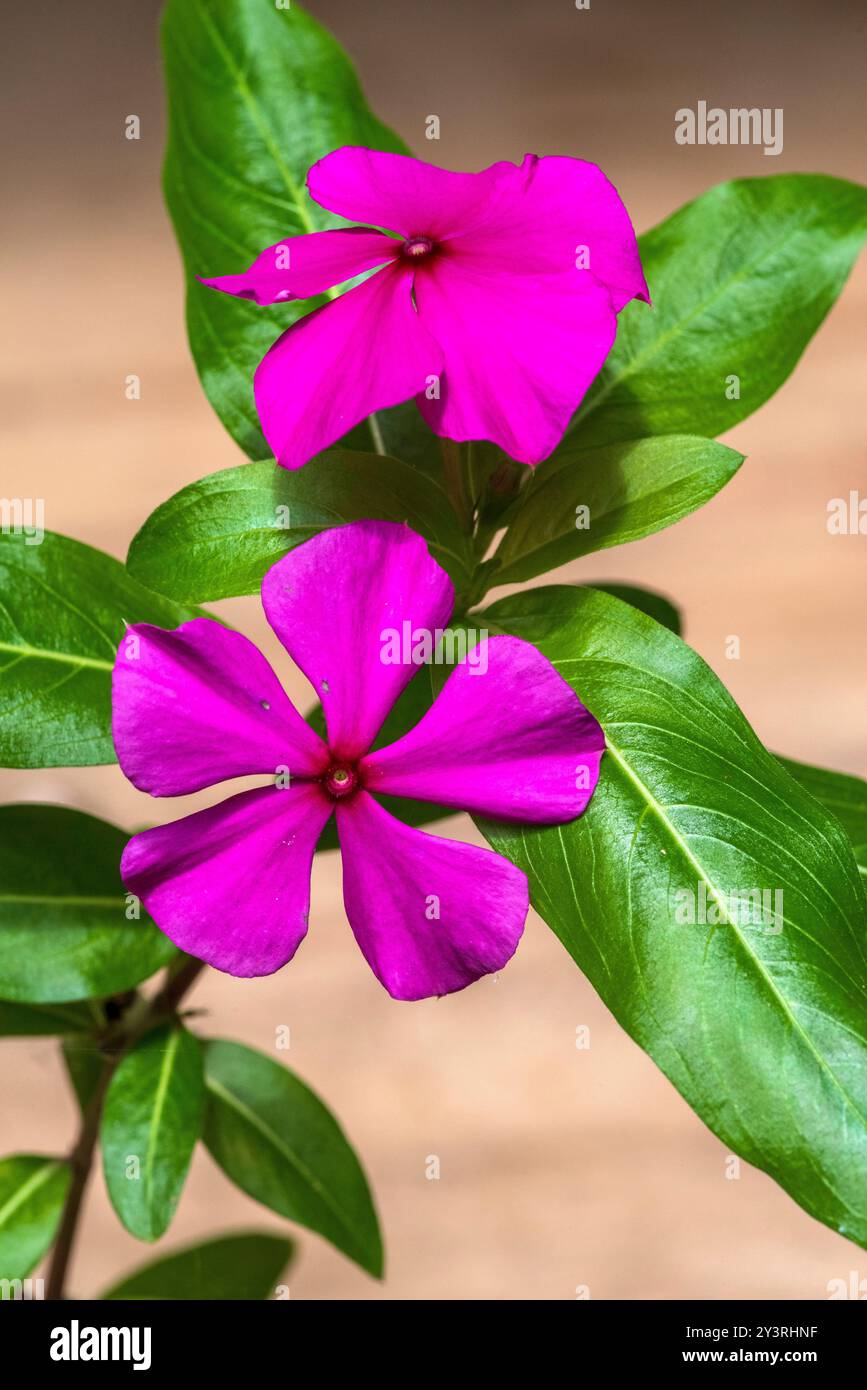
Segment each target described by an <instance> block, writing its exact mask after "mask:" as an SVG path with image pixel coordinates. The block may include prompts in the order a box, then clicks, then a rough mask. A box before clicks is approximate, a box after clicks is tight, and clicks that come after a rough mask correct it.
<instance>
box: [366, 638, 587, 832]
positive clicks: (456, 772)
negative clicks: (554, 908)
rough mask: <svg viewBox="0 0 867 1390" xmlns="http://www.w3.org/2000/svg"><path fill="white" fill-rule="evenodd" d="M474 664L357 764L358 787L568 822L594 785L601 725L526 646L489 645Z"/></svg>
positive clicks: (464, 666) (513, 641)
mask: <svg viewBox="0 0 867 1390" xmlns="http://www.w3.org/2000/svg"><path fill="white" fill-rule="evenodd" d="M472 656H473V659H474V661H476V662H477V663H478V664H477V665H476V666H475V667H473V666H471V665H470V664H469V663H468V662H462V663H461V665H460V666H458V667H456V668H455V670H454V671H453V672H452V674H451V675H450V676H449V678H448V680H447V681H446V683H445V685H444V687H443V689H442V691H441V692H440V694H439V696H438V697H437V699H436V700H435V701H434V703H433V705H432V706H431V708H430V709H429V710H428V712H427V714H426V715H425V716H424V718H423V719H422V720H421V721H420V722H419V723H418V724H417V725H416V726H415V728H414V729H411V730H410V732H409V733H408V734H405V735H404V737H403V738H402V739H399V740H398V742H397V743H392V744H390V745H389V746H388V747H387V748H381V749H379V750H378V751H377V752H375V753H371V754H369V755H368V756H367V757H366V758H365V759H364V760H363V761H362V763H361V766H360V772H361V776H362V779H363V782H364V785H365V787H366V788H367V789H368V791H371V792H390V793H392V794H393V795H395V796H409V797H417V798H418V799H419V800H420V801H433V802H436V803H438V804H439V805H441V806H455V807H457V808H458V809H460V810H464V811H473V812H475V813H476V814H478V815H482V816H491V817H493V818H495V819H500V820H520V821H531V822H535V823H537V824H549V825H550V824H553V823H556V822H558V821H569V820H574V819H575V817H576V816H580V814H581V812H582V811H583V810H584V808H585V806H586V805H587V803H588V801H589V800H590V797H591V796H592V794H593V790H594V788H595V786H596V783H597V781H598V780H599V763H600V760H601V757H602V753H603V750H604V748H605V737H604V735H603V733H602V729H601V728H600V726H599V724H598V723H597V722H596V720H595V719H594V718H593V715H592V714H591V713H590V712H589V710H587V709H585V708H584V706H583V705H582V704H581V701H580V700H579V699H578V696H577V695H576V694H575V692H574V691H573V690H572V688H571V687H570V686H569V685H567V684H566V682H565V681H564V680H563V677H562V676H561V675H560V674H559V673H558V672H557V671H556V670H555V669H554V667H553V666H552V665H551V663H550V661H548V660H547V658H546V657H544V656H543V655H542V653H541V652H539V651H537V649H536V648H535V647H533V646H531V645H530V643H529V642H524V641H522V640H521V638H519V637H505V636H503V637H492V638H490V639H488V640H486V641H485V642H483V643H481V644H480V645H479V647H478V648H477V649H476V650H475V651H474V652H473V653H472ZM483 658H486V663H487V666H486V669H485V659H483Z"/></svg>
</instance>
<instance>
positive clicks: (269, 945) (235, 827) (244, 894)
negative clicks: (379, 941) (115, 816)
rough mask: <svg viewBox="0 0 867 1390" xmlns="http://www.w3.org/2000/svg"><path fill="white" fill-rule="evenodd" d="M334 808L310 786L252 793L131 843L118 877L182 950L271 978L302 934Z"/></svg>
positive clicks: (226, 967)
mask: <svg viewBox="0 0 867 1390" xmlns="http://www.w3.org/2000/svg"><path fill="white" fill-rule="evenodd" d="M331 808H332V803H331V802H330V801H329V800H328V798H327V797H326V796H325V794H324V793H323V791H322V789H321V787H320V786H319V784H318V783H315V782H294V783H292V784H291V785H290V786H288V787H285V788H281V787H258V788H257V789H256V790H255V791H249V792H241V793H240V795H238V796H232V797H229V799H228V801H223V802H221V803H220V804H219V805H218V806H211V807H209V808H208V810H206V811H197V812H196V814H195V815H192V816H185V817H184V819H183V820H177V821H173V822H172V823H171V824H169V825H160V826H157V827H156V828H155V829H153V830H145V831H143V832H142V834H141V835H134V836H133V838H132V839H131V840H130V841H129V843H128V845H127V846H126V849H125V850H124V852H123V857H122V859H121V865H120V872H121V877H122V879H123V881H124V883H125V884H126V886H127V888H128V889H129V890H130V892H131V893H135V894H136V896H137V897H139V898H140V899H141V901H142V902H143V903H144V905H145V907H146V908H147V910H148V912H149V913H150V915H151V917H152V918H153V919H154V921H155V922H156V924H157V926H158V927H159V928H160V929H161V930H162V931H164V932H165V934H166V936H168V937H170V938H171V940H172V941H173V942H174V943H175V945H176V946H179V947H180V948H181V950H182V951H188V952H189V953H190V955H193V956H197V957H198V959H199V960H205V961H207V962H208V964H209V965H214V966H216V968H217V969H218V970H226V971H228V973H229V974H230V975H243V976H249V975H271V974H273V972H274V971H275V970H279V969H280V967H281V965H285V964H286V962H287V961H289V960H291V959H292V957H293V956H294V954H295V952H296V951H297V949H298V947H299V945H300V944H301V941H302V940H303V938H304V935H305V933H306V931H307V914H308V912H309V909H310V866H311V863H312V860H313V851H314V850H315V848H316V841H317V840H318V839H319V836H320V834H321V832H322V829H323V827H324V825H325V823H326V821H327V820H328V817H329V815H330V814H331Z"/></svg>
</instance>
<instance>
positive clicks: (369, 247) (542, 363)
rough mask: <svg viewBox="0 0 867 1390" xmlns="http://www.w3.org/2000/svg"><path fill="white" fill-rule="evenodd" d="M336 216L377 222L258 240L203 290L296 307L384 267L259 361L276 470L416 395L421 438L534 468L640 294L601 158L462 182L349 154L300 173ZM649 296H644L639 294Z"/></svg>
mask: <svg viewBox="0 0 867 1390" xmlns="http://www.w3.org/2000/svg"><path fill="white" fill-rule="evenodd" d="M307 186H308V188H309V190H310V193H311V196H312V197H313V198H314V199H315V200H316V202H317V203H320V204H321V205H322V206H323V207H326V208H328V209H330V211H331V212H335V213H339V214H340V216H341V217H345V218H347V219H350V220H355V219H359V220H361V221H363V222H367V223H371V224H372V225H373V227H387V228H389V230H391V231H393V232H396V233H398V235H399V237H400V240H395V239H394V238H393V237H391V236H386V235H384V234H383V233H382V232H380V231H375V230H372V228H371V226H364V227H351V228H349V229H347V230H345V231H332V232H313V233H311V234H310V235H309V236H299V237H290V238H288V239H287V240H286V241H283V242H280V243H278V245H276V246H271V247H269V248H268V249H267V250H266V251H263V252H262V254H261V255H260V256H259V257H258V258H257V259H256V260H255V261H254V262H253V264H252V265H251V266H250V269H249V270H247V271H246V272H245V273H244V274H242V275H223V276H220V277H218V278H217V279H213V280H205V281H204V283H205V284H207V285H210V286H212V287H213V288H214V289H218V290H223V291H225V292H226V293H227V294H235V295H240V296H242V297H244V298H247V299H253V300H255V301H256V303H257V304H273V303H275V302H277V301H278V300H286V299H307V298H308V297H309V296H311V295H316V294H320V293H321V292H322V291H324V290H326V289H328V288H329V287H330V286H333V285H337V284H340V283H342V282H343V281H346V280H349V279H351V278H352V277H354V276H356V275H359V274H361V273H362V272H363V271H368V270H371V269H373V268H374V267H377V266H381V267H383V268H382V269H381V270H379V271H378V272H377V274H375V275H372V276H370V277H369V278H368V279H366V280H365V281H364V282H363V283H362V284H360V285H358V286H357V287H356V288H355V289H352V290H349V291H348V292H347V293H345V294H343V295H341V296H340V298H339V299H337V300H335V301H334V303H332V304H328V305H326V306H325V307H324V308H321V309H317V310H316V311H315V312H314V313H312V314H308V315H307V317H306V318H302V319H300V320H299V321H298V322H297V323H296V324H294V325H293V326H292V327H291V328H289V329H287V331H286V332H285V333H284V334H283V336H282V337H280V338H278V339H277V341H276V343H275V344H274V345H273V347H272V348H271V349H270V351H269V352H267V353H266V354H265V357H264V358H263V359H262V361H261V362H260V364H259V367H258V370H257V372H256V378H255V395H256V404H257V407H258V410H259V416H260V418H261V421H262V428H263V430H264V432H265V437H266V439H267V440H268V443H269V445H270V446H271V448H272V449H273V451H274V454H275V456H276V458H277V460H278V462H280V463H282V464H283V465H284V466H285V467H286V468H300V467H301V465H302V464H304V463H306V462H307V460H308V459H309V458H311V457H312V456H313V455H314V454H316V453H318V452H319V451H320V450H321V449H325V448H327V447H328V445H330V444H333V443H334V442H335V441H336V440H338V439H340V438H341V437H342V436H343V435H344V434H346V432H347V431H348V430H349V429H351V428H352V427H353V426H354V425H357V424H358V423H359V422H360V421H361V420H364V419H365V418H366V417H367V416H368V415H370V414H371V413H373V412H375V411H377V410H381V409H383V408H385V407H387V406H392V405H397V404H398V403H399V402H400V401H405V400H409V398H410V397H412V396H415V398H416V401H417V403H418V407H419V410H420V411H421V413H422V415H423V416H424V418H425V420H426V421H427V422H428V424H429V425H430V427H431V429H432V430H433V431H434V432H435V433H436V434H439V435H445V436H447V437H449V438H451V439H457V440H467V439H490V440H493V441H494V443H495V444H499V445H500V447H501V448H502V449H504V450H505V452H506V453H507V454H509V455H510V456H511V457H512V458H514V459H518V460H519V461H520V462H522V463H529V464H537V463H539V462H540V461H541V460H542V459H543V458H546V457H547V456H548V454H550V453H551V451H552V449H554V447H555V446H556V445H557V444H558V442H559V441H560V439H561V438H562V436H563V433H564V431H565V429H566V426H567V425H568V423H569V420H570V419H571V417H572V415H573V414H574V412H575V410H576V409H577V407H578V405H579V404H580V402H581V400H582V399H583V397H584V394H585V392H586V391H587V389H588V387H589V386H590V384H591V382H592V381H593V379H594V378H595V376H596V375H597V373H598V371H599V369H600V367H601V366H602V364H603V362H604V361H605V358H606V356H607V354H608V352H609V351H610V348H611V345H612V343H613V342H614V336H615V331H616V317H617V314H618V313H619V311H620V310H621V309H622V308H623V307H624V305H625V304H628V303H629V301H630V300H631V299H633V298H635V297H636V296H637V297H638V298H640V299H644V300H648V293H647V286H646V284H645V281H644V275H643V273H642V269H641V261H640V259H639V255H638V247H637V244H636V240H635V233H634V232H633V229H632V223H631V222H630V220H629V215H628V213H627V212H626V209H625V208H624V206H623V203H622V202H621V200H620V197H619V195H618V193H617V190H616V189H615V188H614V186H613V185H612V184H610V183H609V182H608V180H607V179H606V177H605V175H604V174H603V173H602V171H601V170H600V169H598V168H597V167H596V165H595V164H588V163H586V162H585V161H584V160H580V159H567V158H561V157H549V158H545V159H539V158H537V156H536V155H531V154H528V155H527V156H526V157H525V159H524V162H523V164H521V165H520V166H518V165H515V164H509V163H505V162H504V163H500V164H492V165H491V167H490V168H489V169H483V170H482V172H481V173H480V174H457V173H452V172H450V171H449V170H446V169H438V168H436V167H435V166H434V165H432V164H424V163H422V161H421V160H418V159H410V158H408V157H407V156H405V155H399V154H381V153H378V152H377V151H375V150H365V149H359V148H353V147H345V148H343V149H339V150H335V151H334V152H333V153H332V154H330V155H327V156H326V158H325V159H321V160H320V161H319V163H318V164H314V166H313V168H312V169H311V170H310V173H309V174H308V176H307ZM648 302H649V301H648Z"/></svg>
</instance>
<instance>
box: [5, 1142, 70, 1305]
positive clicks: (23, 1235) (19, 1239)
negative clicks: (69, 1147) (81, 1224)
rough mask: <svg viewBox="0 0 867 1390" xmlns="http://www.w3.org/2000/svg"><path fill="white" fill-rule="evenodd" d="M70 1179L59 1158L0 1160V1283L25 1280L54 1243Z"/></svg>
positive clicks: (23, 1156) (27, 1156) (35, 1156)
mask: <svg viewBox="0 0 867 1390" xmlns="http://www.w3.org/2000/svg"><path fill="white" fill-rule="evenodd" d="M69 1179H70V1171H69V1168H68V1166H67V1165H66V1164H65V1163H61V1162H60V1160H59V1159H56V1158H46V1157H43V1156H41V1155H38V1154H16V1155H15V1156H14V1157H12V1158H4V1159H0V1279H26V1277H27V1275H28V1274H29V1273H30V1271H31V1270H32V1269H34V1268H35V1266H36V1265H38V1263H39V1261H40V1260H41V1259H42V1256H43V1255H44V1254H45V1252H46V1250H47V1249H48V1247H49V1245H50V1244H51V1242H52V1241H53V1239H54V1234H55V1231H56V1230H57V1227H58V1224H59V1222H60V1217H61V1215H62V1212H63V1203H64V1201H65V1199H66V1191H67V1188H68V1187H69ZM0 1296H4V1297H5V1294H2V1295H0Z"/></svg>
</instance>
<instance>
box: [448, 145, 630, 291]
mask: <svg viewBox="0 0 867 1390" xmlns="http://www.w3.org/2000/svg"><path fill="white" fill-rule="evenodd" d="M519 172H520V178H519V179H515V180H513V181H512V185H511V193H510V196H509V198H508V200H507V201H504V199H503V198H501V199H500V201H499V203H498V204H497V205H496V206H495V207H491V209H490V211H489V214H488V216H487V217H486V218H485V220H484V222H480V223H478V224H477V225H476V226H474V227H473V228H470V229H468V230H467V232H466V233H465V234H464V235H463V236H462V237H460V238H458V239H456V240H455V241H453V242H451V243H450V246H449V252H450V254H453V255H455V256H459V257H460V258H461V261H462V263H463V264H465V265H467V266H469V265H474V266H476V267H478V268H483V267H487V268H489V269H493V268H496V269H497V270H499V271H501V272H502V273H504V274H512V273H515V274H518V275H521V276H526V277H529V276H532V275H541V274H555V275H556V274H562V273H564V272H567V271H568V272H571V273H573V274H578V275H580V274H581V273H582V270H581V269H579V266H580V267H583V269H584V271H585V272H586V271H589V273H590V275H592V276H593V278H594V279H595V280H597V281H598V282H599V283H601V284H603V285H605V286H606V288H607V289H608V290H609V292H610V294H611V298H612V304H613V307H614V309H615V310H617V311H618V312H619V310H621V309H622V308H623V306H624V305H625V304H628V303H629V301H630V300H631V299H634V298H639V299H643V300H646V301H647V302H648V303H649V302H650V296H649V294H648V290H647V282H646V281H645V278H644V272H643V270H642V268H641V258H640V256H639V254H638V242H637V240H636V237H635V231H634V229H633V226H632V222H631V221H630V218H629V213H628V212H627V211H626V208H625V207H624V205H623V202H622V200H621V198H620V194H619V193H618V192H617V189H616V188H615V187H614V185H613V183H611V182H610V181H609V180H608V179H607V178H606V177H605V175H604V174H603V172H602V170H601V169H600V168H598V167H597V165H595V164H590V163H588V162H587V161H586V160H583V159H569V158H566V157H564V156H559V155H546V156H545V157H544V158H543V159H539V158H538V157H537V156H536V155H534V154H528V155H527V156H526V157H525V159H524V163H523V164H522V166H521V169H520V171H519Z"/></svg>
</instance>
